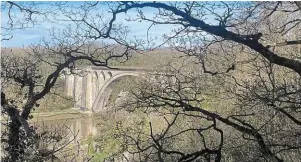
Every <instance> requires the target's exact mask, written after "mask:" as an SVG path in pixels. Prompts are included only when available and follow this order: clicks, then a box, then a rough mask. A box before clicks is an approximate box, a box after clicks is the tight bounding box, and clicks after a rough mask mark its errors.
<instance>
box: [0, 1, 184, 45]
mask: <svg viewBox="0 0 301 162" xmlns="http://www.w3.org/2000/svg"><path fill="white" fill-rule="evenodd" d="M2 3H4V2H2ZM71 3H72V5H75V6H76V5H80V4H81V3H82V2H75V3H74V4H73V2H71ZM39 7H40V8H39V9H42V8H43V7H45V8H47V9H49V8H51V7H50V6H49V5H45V4H42V5H39ZM7 11H8V10H7V8H4V9H1V27H7V22H8V20H9V18H8V14H7ZM143 11H144V15H146V16H148V17H152V16H153V15H154V12H155V9H151V8H147V9H144V10H143ZM90 12H91V14H92V15H93V14H97V13H103V15H104V16H103V17H104V19H106V20H109V19H110V18H111V16H112V14H111V13H108V6H107V5H103V4H101V5H100V6H99V7H98V10H93V11H90ZM136 14H137V12H136V11H135V10H130V11H129V12H127V13H126V15H125V14H123V13H122V14H119V15H118V16H117V19H116V22H117V23H122V24H123V25H125V26H127V27H128V29H129V30H130V32H129V36H128V38H129V39H134V38H135V37H138V38H146V33H147V32H146V31H147V28H148V27H149V26H150V23H149V22H137V21H126V18H128V17H132V16H135V15H136ZM12 15H14V17H15V18H17V19H15V20H19V18H21V17H22V16H23V15H22V13H20V11H19V10H17V9H13V10H12ZM34 16H35V15H34ZM58 17H59V18H62V19H64V18H63V17H64V16H61V15H60V16H58ZM35 18H36V19H37V20H38V23H37V24H35V26H33V27H29V28H26V29H16V30H13V31H11V33H10V34H12V35H13V38H11V39H10V40H5V41H1V46H2V47H22V46H28V45H31V44H36V43H39V42H40V41H41V39H46V40H48V39H50V35H49V30H50V29H51V28H53V27H55V28H56V29H63V28H65V26H64V25H66V24H68V23H70V22H60V23H58V22H57V21H55V22H46V21H43V20H42V19H41V18H40V17H39V16H36V17H35ZM72 26H75V25H74V24H71V27H72ZM178 27H179V26H174V25H173V26H171V25H156V26H153V27H152V28H151V29H150V31H149V36H151V37H152V38H155V37H157V41H156V43H158V44H160V43H162V42H163V39H162V35H163V34H166V33H170V32H171V31H172V29H176V28H178ZM1 32H2V34H5V33H6V31H5V30H3V28H1Z"/></svg>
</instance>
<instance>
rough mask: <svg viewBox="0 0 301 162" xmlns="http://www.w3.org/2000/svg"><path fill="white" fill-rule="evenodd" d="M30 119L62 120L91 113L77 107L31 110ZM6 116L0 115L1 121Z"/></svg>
mask: <svg viewBox="0 0 301 162" xmlns="http://www.w3.org/2000/svg"><path fill="white" fill-rule="evenodd" d="M31 115H32V117H33V118H32V119H30V120H29V122H36V121H49V120H62V119H76V118H83V117H89V116H91V115H92V114H91V113H90V112H83V111H80V110H77V109H73V108H69V109H65V110H61V111H51V112H32V113H31ZM6 119H7V118H6V117H3V116H2V117H1V121H5V120H6Z"/></svg>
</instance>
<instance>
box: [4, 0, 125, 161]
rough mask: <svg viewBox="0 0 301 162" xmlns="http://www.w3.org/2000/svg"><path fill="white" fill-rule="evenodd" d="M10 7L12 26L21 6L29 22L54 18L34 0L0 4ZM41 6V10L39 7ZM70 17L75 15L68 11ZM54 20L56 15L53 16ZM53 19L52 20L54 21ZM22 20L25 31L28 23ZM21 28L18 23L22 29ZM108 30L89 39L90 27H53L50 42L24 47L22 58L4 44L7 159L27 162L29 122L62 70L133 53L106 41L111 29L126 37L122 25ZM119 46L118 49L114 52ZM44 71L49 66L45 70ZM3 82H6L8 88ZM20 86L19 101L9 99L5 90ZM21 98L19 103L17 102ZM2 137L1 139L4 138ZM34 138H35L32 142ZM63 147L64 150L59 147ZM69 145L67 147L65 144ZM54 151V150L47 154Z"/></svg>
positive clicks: (102, 63)
mask: <svg viewBox="0 0 301 162" xmlns="http://www.w3.org/2000/svg"><path fill="white" fill-rule="evenodd" d="M64 4H65V3H56V4H55V7H57V8H58V10H59V9H60V10H62V9H63V8H62V5H64ZM4 6H5V7H8V9H6V10H5V11H8V18H9V19H8V21H9V22H8V24H11V26H10V29H11V30H13V28H15V27H16V25H14V24H13V23H14V22H15V19H14V17H12V14H15V12H13V11H12V10H15V9H17V11H20V12H21V14H25V17H26V18H25V20H26V21H28V22H31V21H33V17H34V16H35V15H39V14H40V15H43V16H53V15H50V13H49V14H48V12H47V10H45V11H44V12H40V11H38V9H41V8H39V6H37V4H35V3H33V4H32V3H23V2H20V3H19V2H18V3H17V2H9V1H8V2H5V3H4V5H3V6H2V7H4ZM35 9H37V10H35ZM69 15H72V13H69ZM54 18H55V17H54ZM54 18H53V19H54ZM28 22H24V21H21V23H22V24H18V25H21V27H20V28H21V29H22V28H23V27H24V26H23V23H25V24H26V23H28ZM18 28H19V27H18ZM106 30H108V32H106V33H104V34H101V35H99V36H98V38H95V39H94V38H87V37H86V35H87V33H89V31H88V30H85V29H82V28H80V25H79V24H77V26H75V27H74V28H72V27H68V25H66V27H65V29H64V30H63V31H59V30H55V29H53V30H52V31H51V33H50V34H51V41H46V40H42V41H41V43H40V44H36V45H32V46H30V47H27V48H24V50H23V53H25V54H24V56H20V53H18V51H17V52H16V51H14V50H9V49H7V48H2V49H1V50H2V58H1V68H2V71H1V79H2V83H3V84H2V90H1V108H2V114H5V115H7V116H8V119H9V120H8V122H7V123H6V127H7V132H6V135H7V136H6V137H7V139H6V140H5V141H4V142H6V145H5V151H6V152H7V154H5V155H6V157H5V158H4V159H5V160H6V161H24V160H26V159H25V158H26V157H24V155H25V154H26V151H30V150H28V148H30V147H31V146H29V145H32V144H35V143H36V141H34V140H35V139H36V138H34V137H36V136H37V133H36V132H35V130H36V129H34V128H33V127H31V126H30V125H29V124H28V122H27V120H28V119H29V118H30V117H31V115H30V114H31V112H32V110H33V109H34V108H37V107H39V101H40V100H41V99H43V98H44V97H45V96H46V95H47V94H49V93H50V92H51V90H52V89H53V88H54V87H55V86H56V85H57V82H58V80H59V79H60V75H61V74H62V71H63V70H65V69H69V70H70V71H71V72H73V69H75V68H76V66H77V65H80V64H91V65H95V66H106V67H109V61H110V60H113V59H121V60H123V61H124V60H127V59H128V56H129V54H130V47H124V48H123V47H118V46H116V45H112V43H108V42H107V41H103V40H104V39H107V40H108V39H112V40H114V39H113V38H114V37H113V36H112V37H111V36H110V34H111V32H112V31H116V32H119V33H121V34H123V35H121V34H120V35H119V37H122V36H125V35H126V32H123V31H124V30H123V28H122V26H120V27H115V28H114V29H106ZM116 49H118V50H116ZM45 69H46V70H45ZM4 85H5V86H4ZM12 86H15V87H16V86H17V87H19V90H20V91H21V92H22V93H21V94H22V98H21V100H19V99H17V98H10V97H9V95H7V91H8V90H9V88H10V87H12ZM18 100H19V101H20V102H17V101H18ZM6 137H4V136H3V138H6ZM30 141H32V142H30ZM57 147H58V148H59V149H57V148H56V149H55V150H60V148H62V147H59V146H57ZM63 147H65V145H64V146H63ZM49 154H53V152H51V151H50V152H49ZM49 154H48V153H47V155H45V156H44V155H43V156H42V157H41V158H43V157H48V156H49Z"/></svg>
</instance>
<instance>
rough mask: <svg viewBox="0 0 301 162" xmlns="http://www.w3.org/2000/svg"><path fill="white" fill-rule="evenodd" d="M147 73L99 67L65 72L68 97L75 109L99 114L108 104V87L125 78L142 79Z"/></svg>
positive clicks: (137, 70)
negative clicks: (72, 101) (70, 98)
mask: <svg viewBox="0 0 301 162" xmlns="http://www.w3.org/2000/svg"><path fill="white" fill-rule="evenodd" d="M146 71H147V70H146V69H141V68H125V67H122V68H118V67H114V68H111V69H109V68H106V67H97V66H86V67H79V68H77V69H75V70H74V71H73V73H70V71H68V70H65V71H64V74H65V75H64V78H65V92H66V95H67V96H68V97H72V98H73V100H74V108H79V109H81V110H84V111H90V112H99V111H101V110H102V109H103V108H104V107H105V105H106V103H107V102H108V99H109V97H110V94H111V92H108V87H109V85H110V84H111V83H112V82H113V81H115V80H117V79H118V78H121V77H123V76H136V77H141V75H142V74H145V73H146ZM125 86H126V85H125ZM111 91H112V90H111Z"/></svg>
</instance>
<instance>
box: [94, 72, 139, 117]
mask: <svg viewBox="0 0 301 162" xmlns="http://www.w3.org/2000/svg"><path fill="white" fill-rule="evenodd" d="M123 76H135V77H140V78H143V77H142V76H141V74H140V73H139V72H125V73H124V72H123V73H120V74H117V75H115V76H113V77H111V78H110V79H109V80H107V81H106V82H105V83H104V85H103V86H102V87H101V88H100V90H99V91H98V93H97V97H96V99H95V100H94V102H93V105H92V111H93V112H96V110H97V107H100V108H103V107H104V106H105V104H104V103H102V102H100V101H101V99H102V96H103V94H104V92H105V90H106V89H107V88H108V87H109V85H110V84H111V83H112V82H113V81H114V80H116V79H118V78H120V77H123Z"/></svg>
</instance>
